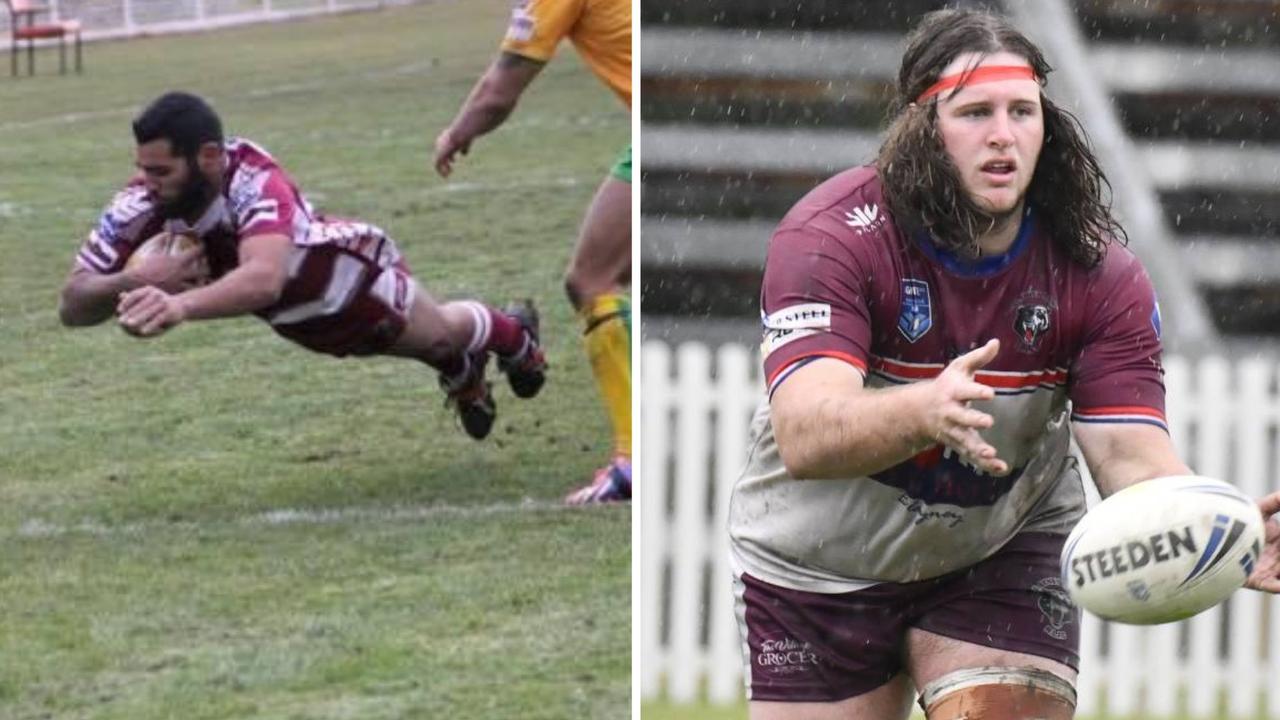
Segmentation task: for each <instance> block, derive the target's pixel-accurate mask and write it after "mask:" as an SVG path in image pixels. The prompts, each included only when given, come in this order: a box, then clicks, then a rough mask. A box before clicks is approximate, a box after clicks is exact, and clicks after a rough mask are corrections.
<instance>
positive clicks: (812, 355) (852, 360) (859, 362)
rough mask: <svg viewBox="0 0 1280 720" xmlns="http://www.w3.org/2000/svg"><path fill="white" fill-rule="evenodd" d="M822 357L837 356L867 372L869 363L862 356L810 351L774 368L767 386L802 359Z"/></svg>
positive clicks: (771, 384) (838, 358)
mask: <svg viewBox="0 0 1280 720" xmlns="http://www.w3.org/2000/svg"><path fill="white" fill-rule="evenodd" d="M820 357H829V358H835V359H837V360H843V361H845V362H847V363H849V364H850V365H852V366H854V367H856V368H858V370H859V371H861V372H862V374H863V375H864V376H865V375H866V374H867V364H866V363H865V362H863V361H862V360H861V359H860V358H856V357H854V356H852V355H850V354H849V353H842V352H836V351H822V352H815V353H809V354H808V355H801V356H800V357H798V358H794V359H792V361H791V362H789V363H787V364H786V365H783V366H781V367H779V368H778V369H777V370H774V371H773V374H772V375H770V376H769V382H768V384H767V386H768V387H770V388H772V387H773V383H774V381H775V380H777V379H778V377H779V376H781V375H782V374H783V373H785V372H786V371H787V369H788V368H790V367H792V366H793V365H795V364H796V363H798V362H800V361H801V360H811V359H814V358H820Z"/></svg>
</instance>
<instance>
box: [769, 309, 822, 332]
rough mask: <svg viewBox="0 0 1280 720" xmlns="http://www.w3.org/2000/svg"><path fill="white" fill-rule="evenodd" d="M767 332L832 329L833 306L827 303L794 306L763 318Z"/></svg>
mask: <svg viewBox="0 0 1280 720" xmlns="http://www.w3.org/2000/svg"><path fill="white" fill-rule="evenodd" d="M762 320H763V322H764V327H765V329H766V330H800V329H808V328H812V329H820V330H828V329H830V328H831V306H830V305H829V304H827V303H804V304H802V305H792V306H790V307H785V308H782V309H781V310H779V311H777V312H775V313H771V314H769V315H764V316H763V317H762Z"/></svg>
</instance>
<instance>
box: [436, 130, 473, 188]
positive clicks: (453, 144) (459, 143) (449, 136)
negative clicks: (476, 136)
mask: <svg viewBox="0 0 1280 720" xmlns="http://www.w3.org/2000/svg"><path fill="white" fill-rule="evenodd" d="M470 150H471V140H470V139H466V140H459V139H457V138H456V137H454V134H453V128H452V127H447V128H445V129H444V131H443V132H441V133H440V136H439V137H437V138H436V161H435V164H436V172H438V173H440V177H449V173H451V172H453V161H454V158H455V157H456V156H457V155H459V154H462V155H466V154H467V152H468V151H470Z"/></svg>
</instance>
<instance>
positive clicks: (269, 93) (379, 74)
mask: <svg viewBox="0 0 1280 720" xmlns="http://www.w3.org/2000/svg"><path fill="white" fill-rule="evenodd" d="M429 69H430V65H429V64H428V63H423V62H412V63H406V64H404V65H399V66H397V67H393V68H384V69H379V70H370V71H368V72H364V73H360V74H358V75H353V76H351V79H354V80H355V81H357V82H360V83H364V82H368V81H370V80H378V79H381V78H387V77H395V76H398V75H412V74H416V73H424V71H426V70H429ZM334 80H335V78H326V79H325V80H317V81H312V82H301V83H285V84H283V85H274V86H269V87H264V88H257V89H255V90H248V91H245V92H244V93H243V94H242V96H245V97H252V98H255V99H257V98H270V97H275V96H277V95H290V94H295V93H299V92H304V91H309V90H317V89H321V88H332V87H334ZM209 99H210V101H211V102H213V103H214V104H215V105H216V104H217V102H218V98H217V97H210V98H209ZM139 109H140V108H139V107H138V106H136V105H129V106H127V107H114V108H103V109H101V110H85V111H81V112H69V113H60V114H58V115H49V116H47V117H42V118H35V119H33V120H23V121H21V122H9V123H3V124H0V132H9V131H13V130H27V129H30V128H36V127H43V126H45V125H71V124H75V123H79V122H84V121H86V120H101V119H103V118H112V117H131V116H133V115H134V114H136V113H137V112H138V110H139Z"/></svg>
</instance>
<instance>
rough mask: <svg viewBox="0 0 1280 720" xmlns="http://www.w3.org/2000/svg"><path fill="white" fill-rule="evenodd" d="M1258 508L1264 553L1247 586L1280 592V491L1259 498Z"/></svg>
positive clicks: (1259, 557)
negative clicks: (1262, 525)
mask: <svg viewBox="0 0 1280 720" xmlns="http://www.w3.org/2000/svg"><path fill="white" fill-rule="evenodd" d="M1258 508H1259V509H1260V510H1261V511H1262V519H1263V521H1264V522H1265V523H1266V525H1265V526H1264V533H1263V534H1264V537H1265V540H1264V541H1263V547H1262V554H1261V555H1260V556H1258V562H1257V564H1256V565H1255V566H1254V568H1253V573H1252V574H1250V575H1249V579H1248V580H1246V581H1245V583H1244V584H1245V587H1251V588H1253V589H1254V590H1262V591H1264V592H1269V593H1280V518H1276V517H1275V516H1276V513H1280V492H1274V493H1271V494H1270V495H1267V496H1266V497H1264V498H1262V499H1260V500H1258Z"/></svg>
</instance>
